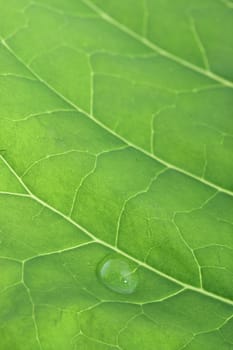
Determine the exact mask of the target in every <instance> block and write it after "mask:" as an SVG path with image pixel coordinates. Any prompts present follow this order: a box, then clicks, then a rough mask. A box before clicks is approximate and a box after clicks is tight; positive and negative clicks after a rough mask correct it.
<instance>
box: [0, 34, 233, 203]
mask: <svg viewBox="0 0 233 350" xmlns="http://www.w3.org/2000/svg"><path fill="white" fill-rule="evenodd" d="M2 44H3V45H4V46H5V47H6V49H7V50H8V51H9V52H10V53H11V54H12V55H13V56H14V57H15V58H16V59H17V60H18V61H19V62H20V63H21V64H23V65H24V66H25V67H26V68H27V69H28V70H29V71H30V72H31V73H32V74H33V75H34V76H35V77H36V78H37V79H38V80H39V81H40V82H41V83H42V84H43V85H45V86H46V87H47V88H48V89H50V90H51V91H52V92H53V93H54V94H55V95H57V96H59V97H60V98H61V99H62V100H63V101H65V102H66V103H67V104H69V105H70V106H72V107H73V108H75V109H76V110H77V111H78V112H80V113H82V114H84V115H85V116H86V117H88V118H89V119H91V120H92V121H93V122H95V123H96V124H97V125H99V126H100V127H101V128H102V129H104V130H105V131H107V132H109V133H110V134H112V135H113V136H115V137H116V138H118V139H119V140H121V141H123V142H124V143H125V144H127V145H128V146H130V147H132V148H134V149H136V150H138V151H140V152H141V153H143V154H145V155H146V156H148V157H150V158H152V159H155V160H156V161H158V162H159V163H161V164H163V165H165V166H166V167H168V168H170V169H173V170H175V171H177V172H179V173H182V174H185V175H187V176H189V177H191V178H193V179H195V180H197V181H200V182H202V183H204V184H205V185H207V186H210V187H212V188H215V189H216V190H218V191H219V192H224V193H226V194H228V195H230V196H233V192H232V191H230V190H227V189H225V188H223V187H221V186H218V185H216V184H214V183H212V182H210V181H208V180H205V179H203V178H201V177H199V176H197V175H194V174H192V173H190V172H189V171H186V170H183V169H181V168H179V167H177V166H175V165H173V164H171V163H169V162H166V161H164V160H163V159H161V158H159V157H157V156H156V155H154V154H151V153H150V152H148V151H146V150H144V149H143V148H141V147H139V146H137V145H135V144H134V143H132V142H130V141H128V140H127V139H126V138H124V137H122V136H120V135H118V134H117V133H115V132H114V131H113V130H111V129H110V128H108V127H107V126H106V125H105V124H103V123H102V122H100V121H99V120H98V119H96V118H95V117H94V116H93V115H90V114H89V113H88V112H86V111H84V110H83V109H81V108H80V107H78V106H77V105H76V104H74V103H73V102H71V101H70V100H69V99H67V98H66V97H65V96H63V95H62V94H61V93H60V92H58V91H57V90H56V89H54V88H53V87H52V86H51V85H50V84H48V83H47V82H46V81H45V80H43V79H42V78H41V77H40V76H39V75H38V74H37V73H36V72H35V71H33V70H32V68H31V67H29V66H28V65H26V64H25V62H23V60H22V59H21V58H20V57H19V56H18V55H17V54H16V53H15V52H14V51H13V50H12V49H11V48H10V47H9V45H8V44H7V43H6V42H5V41H4V40H2Z"/></svg>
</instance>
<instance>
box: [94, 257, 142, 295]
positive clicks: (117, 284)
mask: <svg viewBox="0 0 233 350" xmlns="http://www.w3.org/2000/svg"><path fill="white" fill-rule="evenodd" d="M97 273H98V277H99V279H100V280H101V282H102V283H103V284H104V285H105V286H106V287H107V288H108V289H111V290H113V291H114V292H116V293H120V294H132V293H133V292H134V291H135V290H136V288H137V285H138V273H137V267H135V265H134V264H133V263H131V262H130V261H128V260H126V259H124V258H120V257H116V256H108V257H106V258H105V259H104V260H102V261H101V263H100V264H99V265H98V269H97Z"/></svg>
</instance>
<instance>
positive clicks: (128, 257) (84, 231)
mask: <svg viewBox="0 0 233 350" xmlns="http://www.w3.org/2000/svg"><path fill="white" fill-rule="evenodd" d="M0 158H1V159H2V161H3V162H4V163H5V164H6V166H7V167H8V169H9V170H10V171H11V173H12V174H13V175H14V176H15V177H16V179H17V180H18V181H19V182H20V184H21V185H22V186H23V187H24V189H25V190H26V191H27V193H28V194H29V198H31V199H33V200H35V201H36V202H37V203H39V204H40V205H42V206H43V207H46V208H48V209H50V210H51V211H52V212H54V213H55V214H57V215H59V216H60V217H62V218H63V219H65V220H66V221H68V222H69V223H71V224H72V225H74V226H75V227H77V228H78V229H79V230H80V231H82V232H83V233H85V234H86V235H87V236H88V237H90V238H91V239H92V240H93V241H94V242H95V243H97V244H100V245H102V246H104V247H106V248H109V249H111V250H112V251H114V252H116V253H118V254H120V255H122V256H124V257H125V258H127V259H129V260H131V261H133V262H134V263H136V264H137V265H138V266H140V267H143V268H145V269H147V270H150V271H152V272H154V273H156V274H157V275H159V276H161V277H163V278H165V279H167V280H169V281H171V282H173V283H175V284H178V285H180V286H182V287H183V288H185V289H189V290H192V291H194V292H196V293H199V294H202V295H204V296H207V297H210V298H213V299H216V300H219V301H221V302H224V303H226V304H229V305H233V301H232V300H230V299H227V298H224V297H221V296H220V295H217V294H214V293H212V292H208V291H207V290H205V289H203V288H198V287H194V286H192V285H190V284H187V283H184V282H182V281H180V280H177V279H176V278H174V277H172V276H169V275H167V274H166V273H164V272H162V271H160V270H157V269H156V268H154V267H152V266H150V265H148V264H147V263H146V262H143V261H140V260H138V259H137V258H135V257H133V256H131V255H129V254H128V253H126V252H125V251H123V250H121V249H119V248H117V247H115V246H112V245H111V244H109V243H107V242H105V241H103V240H101V239H99V238H97V237H96V236H95V235H94V234H93V233H91V232H90V231H88V229H86V228H85V227H83V226H82V225H80V224H78V223H77V222H76V221H74V220H73V219H71V218H70V217H68V216H67V215H65V214H63V213H62V212H60V211H59V210H57V209H56V208H54V207H52V206H51V205H50V204H48V203H47V202H45V201H43V200H42V199H40V198H39V197H37V196H36V195H34V194H33V193H32V192H31V190H30V189H29V188H28V186H27V185H26V184H25V183H24V181H23V180H22V179H21V178H20V177H19V175H18V174H17V173H16V171H15V170H14V169H13V168H12V166H11V165H10V164H9V163H8V161H7V160H6V159H5V158H4V157H3V156H2V155H1V154H0ZM78 246H79V245H78ZM78 246H77V248H78ZM72 249H75V248H74V247H72Z"/></svg>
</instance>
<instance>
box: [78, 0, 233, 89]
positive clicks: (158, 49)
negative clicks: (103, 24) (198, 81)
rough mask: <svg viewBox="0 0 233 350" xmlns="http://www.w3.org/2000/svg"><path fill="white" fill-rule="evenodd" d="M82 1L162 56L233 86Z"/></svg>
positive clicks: (90, 3)
mask: <svg viewBox="0 0 233 350" xmlns="http://www.w3.org/2000/svg"><path fill="white" fill-rule="evenodd" d="M82 1H83V3H84V4H86V5H87V6H88V7H89V8H90V9H92V10H93V11H95V12H96V13H98V15H99V16H100V17H101V18H103V19H104V20H105V21H107V22H108V23H110V24H111V25H113V26H114V27H116V28H118V29H119V30H121V31H122V32H124V33H126V34H128V35H129V36H130V37H132V38H134V39H136V40H137V41H139V42H140V43H142V44H144V45H145V46H147V47H149V48H150V49H152V50H154V51H155V52H157V53H159V54H160V55H161V56H163V57H167V58H168V59H170V60H171V61H174V62H176V63H178V64H180V65H181V66H184V67H186V68H188V69H190V70H192V71H194V72H197V73H200V74H202V75H204V76H206V77H208V78H210V79H212V80H215V81H217V82H219V83H221V84H222V85H225V86H227V87H230V88H233V83H232V82H231V81H229V80H227V79H224V78H222V77H221V76H219V75H217V74H215V73H213V72H211V71H209V70H206V69H202V68H200V67H198V66H196V65H194V64H192V63H190V62H188V61H186V60H184V59H182V58H180V57H178V56H176V55H173V54H172V53H170V52H168V51H166V50H164V49H163V48H161V47H159V46H157V45H155V44H154V43H152V42H151V41H149V40H148V39H146V38H144V37H142V36H141V35H139V34H137V33H135V32H134V31H132V30H131V29H129V28H128V27H126V26H125V25H123V24H121V23H120V22H118V21H117V20H116V19H114V18H113V17H111V16H109V15H108V14H107V13H106V12H104V11H103V10H102V9H101V8H100V7H98V6H96V5H94V4H93V3H92V2H91V1H89V0H82Z"/></svg>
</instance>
